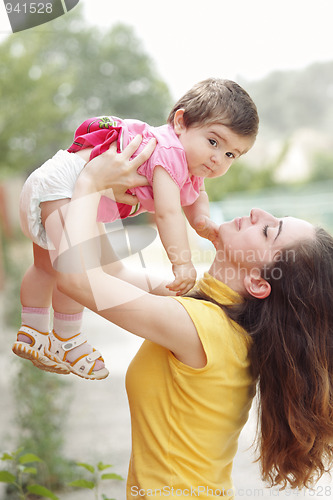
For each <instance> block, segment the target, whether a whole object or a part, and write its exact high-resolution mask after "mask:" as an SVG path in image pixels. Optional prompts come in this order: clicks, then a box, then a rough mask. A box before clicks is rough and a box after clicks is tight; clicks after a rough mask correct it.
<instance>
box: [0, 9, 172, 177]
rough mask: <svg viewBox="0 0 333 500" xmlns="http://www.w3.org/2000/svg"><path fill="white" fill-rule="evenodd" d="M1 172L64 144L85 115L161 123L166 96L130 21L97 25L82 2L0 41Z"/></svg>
mask: <svg viewBox="0 0 333 500" xmlns="http://www.w3.org/2000/svg"><path fill="white" fill-rule="evenodd" d="M0 59H1V62H2V64H1V66H0V100H1V106H2V108H1V116H0V147H1V151H2V155H1V158H0V176H5V175H8V174H13V172H14V171H16V172H18V171H21V172H29V171H31V170H33V169H34V168H36V167H37V166H39V165H40V164H41V163H42V162H43V161H45V160H46V159H47V158H49V157H50V156H51V155H53V154H54V153H55V152H56V151H57V150H58V149H60V148H63V149H65V148H66V147H68V146H69V145H70V144H71V142H72V138H73V133H74V130H75V128H76V127H77V126H78V125H79V124H80V122H81V121H83V120H84V119H86V118H87V117H89V116H99V115H107V114H114V115H118V116H121V117H127V118H128V117H132V118H137V119H142V120H145V121H148V122H149V123H151V124H153V125H154V124H155V125H157V124H162V123H165V119H166V116H167V113H168V110H169V108H170V105H171V103H170V95H169V91H168V89H167V86H166V85H165V83H164V82H163V81H162V80H161V79H160V78H159V76H158V75H157V72H156V70H155V68H154V64H153V62H152V61H151V59H150V57H149V56H148V55H147V54H145V52H144V50H143V48H142V45H141V43H140V41H139V40H138V38H137V37H136V35H135V33H134V31H133V29H132V28H130V27H127V26H124V25H117V26H115V27H113V28H112V29H110V30H104V31H103V32H99V31H98V29H96V28H95V27H91V26H88V25H87V24H86V22H85V20H84V18H83V16H82V13H81V9H80V6H78V7H77V8H76V9H75V12H74V13H72V12H70V13H68V14H67V15H66V16H62V17H60V18H58V19H56V20H54V21H53V22H52V30H50V28H49V26H48V25H45V26H41V27H39V29H38V30H26V31H22V32H19V33H16V34H14V35H12V36H10V37H8V38H7V39H6V40H5V41H4V42H3V43H2V44H1V45H0Z"/></svg>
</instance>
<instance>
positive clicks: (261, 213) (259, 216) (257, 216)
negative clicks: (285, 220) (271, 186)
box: [250, 208, 277, 224]
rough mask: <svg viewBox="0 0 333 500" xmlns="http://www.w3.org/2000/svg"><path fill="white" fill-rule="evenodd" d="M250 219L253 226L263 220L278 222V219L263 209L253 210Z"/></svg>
mask: <svg viewBox="0 0 333 500" xmlns="http://www.w3.org/2000/svg"><path fill="white" fill-rule="evenodd" d="M250 219H251V223H252V224H255V223H256V222H258V221H261V220H262V221H263V220H266V221H277V218H276V217H274V215H272V214H270V213H269V212H266V211H265V210H262V209H261V208H252V210H251V211H250Z"/></svg>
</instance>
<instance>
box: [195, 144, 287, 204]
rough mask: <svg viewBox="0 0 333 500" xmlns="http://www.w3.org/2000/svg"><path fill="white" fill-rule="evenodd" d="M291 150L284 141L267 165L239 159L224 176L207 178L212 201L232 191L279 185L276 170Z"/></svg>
mask: <svg viewBox="0 0 333 500" xmlns="http://www.w3.org/2000/svg"><path fill="white" fill-rule="evenodd" d="M288 150H289V142H288V141H286V142H284V143H283V145H282V147H281V150H280V151H279V153H278V154H277V156H276V157H275V158H274V159H273V160H272V161H271V162H270V163H268V164H267V165H261V166H260V168H258V166H257V167H253V166H252V165H251V164H250V163H249V162H247V161H246V160H245V159H241V160H237V161H236V162H235V163H234V164H233V165H232V167H231V169H230V170H229V171H228V172H227V173H226V174H225V175H223V176H222V177H217V178H215V179H206V180H205V187H206V191H207V193H208V196H209V200H210V201H220V200H223V199H224V198H226V197H227V196H228V195H229V194H230V193H234V192H238V191H247V192H250V191H259V190H260V189H266V188H271V187H273V186H278V185H279V183H278V182H277V181H276V180H275V176H276V172H277V170H278V168H279V166H280V165H281V162H282V161H283V160H284V159H285V157H286V154H287V153H288Z"/></svg>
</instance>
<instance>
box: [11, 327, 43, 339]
mask: <svg viewBox="0 0 333 500" xmlns="http://www.w3.org/2000/svg"><path fill="white" fill-rule="evenodd" d="M17 333H18V334H19V333H26V334H27V335H31V336H32V337H34V338H37V337H38V336H39V335H44V337H48V335H49V332H45V333H43V332H40V331H39V330H35V328H31V327H30V326H26V325H21V326H20V329H19V331H18V332H17Z"/></svg>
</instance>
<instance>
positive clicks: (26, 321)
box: [17, 306, 50, 344]
mask: <svg viewBox="0 0 333 500" xmlns="http://www.w3.org/2000/svg"><path fill="white" fill-rule="evenodd" d="M21 321H22V325H26V326H30V327H31V328H34V329H35V330H38V331H39V332H42V333H45V332H48V331H49V327H50V308H49V307H26V306H22V312H21ZM17 340H19V341H21V342H27V344H31V339H30V338H29V337H27V336H26V335H24V334H23V333H20V334H19V335H18V336H17Z"/></svg>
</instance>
